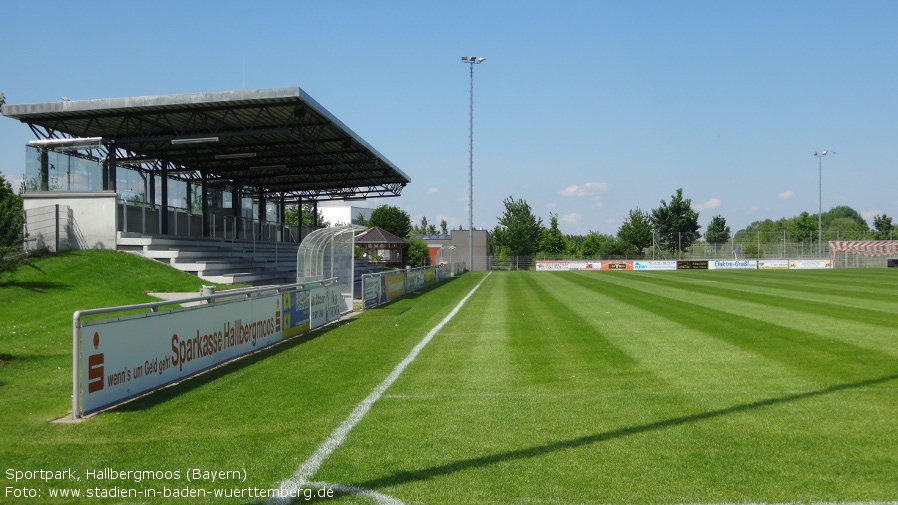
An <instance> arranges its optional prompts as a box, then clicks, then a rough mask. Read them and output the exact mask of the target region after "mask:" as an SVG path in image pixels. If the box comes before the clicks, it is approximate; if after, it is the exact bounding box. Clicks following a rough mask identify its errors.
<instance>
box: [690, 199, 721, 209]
mask: <svg viewBox="0 0 898 505" xmlns="http://www.w3.org/2000/svg"><path fill="white" fill-rule="evenodd" d="M717 207H720V198H712V199H710V200H708V201H707V202H705V203H700V204H698V205H696V206H695V210H711V209H716V208H717Z"/></svg>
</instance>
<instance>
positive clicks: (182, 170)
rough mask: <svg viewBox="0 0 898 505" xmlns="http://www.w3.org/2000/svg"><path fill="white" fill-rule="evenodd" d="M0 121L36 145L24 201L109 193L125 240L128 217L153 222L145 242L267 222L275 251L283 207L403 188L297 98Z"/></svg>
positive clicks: (393, 171)
mask: <svg viewBox="0 0 898 505" xmlns="http://www.w3.org/2000/svg"><path fill="white" fill-rule="evenodd" d="M2 113H3V115H5V116H7V117H10V118H13V119H17V120H19V121H21V122H23V123H25V124H27V125H28V126H29V127H30V128H31V130H32V131H33V132H34V134H35V135H36V136H37V140H34V141H32V142H30V143H29V144H28V146H27V147H26V151H27V154H26V171H25V174H26V176H25V192H24V195H25V196H26V197H27V196H34V194H40V195H43V196H44V197H47V198H49V197H50V195H53V196H54V197H55V198H57V199H65V198H67V197H68V198H69V199H71V197H72V195H73V194H78V195H85V194H87V195H106V197H107V198H108V197H109V195H110V194H114V195H115V202H116V208H117V209H118V218H117V230H116V231H118V232H121V231H134V230H132V229H128V227H127V226H123V222H122V221H123V220H125V221H127V219H128V208H129V206H130V207H131V208H132V209H133V208H135V207H137V208H141V209H144V210H145V209H146V208H150V209H151V210H152V211H153V212H155V213H156V214H154V216H156V218H155V219H153V220H151V221H152V224H153V226H151V227H150V228H151V229H152V231H151V233H158V234H162V235H169V234H174V235H184V234H185V231H187V230H190V231H189V232H188V234H189V235H192V236H221V235H218V234H219V233H222V232H224V233H226V234H228V233H229V234H230V237H231V238H250V237H249V236H247V235H249V234H261V233H262V230H263V228H264V226H263V225H266V224H268V225H269V228H268V229H270V225H271V224H272V223H274V224H276V225H277V226H279V227H280V231H279V232H278V233H276V234H275V235H276V236H275V237H273V239H274V240H283V239H285V237H284V234H283V223H284V213H285V208H286V206H288V205H290V204H302V203H305V202H314V203H316V204H317V202H319V201H323V200H352V199H362V198H369V197H383V196H398V195H399V194H400V192H401V191H402V189H403V187H405V185H406V184H408V183H409V182H411V179H410V178H409V177H408V176H407V175H406V174H405V173H403V172H402V171H401V170H400V169H399V168H397V167H396V166H395V165H394V164H393V163H391V162H390V161H389V160H388V159H387V158H386V157H384V156H383V155H382V154H380V153H379V152H378V151H377V150H376V149H374V148H373V147H371V145H369V144H368V143H367V142H366V141H365V140H364V139H362V138H361V137H360V136H359V135H357V134H356V133H355V132H353V131H352V130H351V129H349V127H347V126H346V125H344V124H343V123H342V122H341V121H340V120H339V119H337V118H336V117H335V116H334V115H333V114H331V113H330V112H328V111H327V110H326V109H325V108H324V107H322V106H321V105H320V104H319V103H318V102H316V101H315V100H314V99H312V98H311V97H310V96H309V95H308V94H306V93H305V92H304V91H303V90H302V89H300V88H298V87H292V88H276V89H261V90H244V91H230V92H215V93H197V94H180V95H161V96H146V97H134V98H113V99H101V100H67V99H63V100H62V101H59V102H50V103H35V104H25V105H4V106H3V107H2ZM66 201H69V200H66ZM122 206H124V212H123V211H122ZM300 208H301V205H300ZM181 214H183V215H184V216H181ZM316 215H317V213H316ZM185 217H186V219H187V220H186V222H185V221H184V218H185ZM247 221H249V222H250V226H249V227H247V226H246V222H247ZM132 222H133V221H132ZM191 222H193V223H194V225H193V227H192V230H191V226H190V223H191ZM229 223H230V231H228V226H229ZM240 223H243V226H240V225H239V224H240ZM81 226H82V227H83V226H84V224H81ZM138 231H139V230H138ZM148 233H150V232H148ZM253 238H255V237H253ZM260 238H261V237H260ZM269 238H272V237H271V236H269ZM292 239H293V240H299V239H301V237H292Z"/></svg>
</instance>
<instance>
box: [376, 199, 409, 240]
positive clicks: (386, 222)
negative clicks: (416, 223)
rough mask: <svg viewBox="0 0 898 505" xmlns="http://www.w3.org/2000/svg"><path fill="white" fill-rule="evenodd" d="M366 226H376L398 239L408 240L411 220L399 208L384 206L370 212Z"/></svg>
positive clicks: (406, 213)
mask: <svg viewBox="0 0 898 505" xmlns="http://www.w3.org/2000/svg"><path fill="white" fill-rule="evenodd" d="M368 226H371V227H374V226H377V227H379V228H383V229H384V230H387V231H388V232H390V233H392V234H393V235H396V236H397V237H399V238H408V236H409V235H410V234H411V232H412V218H411V217H410V216H409V215H408V212H406V211H404V210H402V209H400V208H399V207H394V206H392V205H386V204H384V205H381V206H380V207H378V208H376V209H374V210H373V211H371V217H370V218H369V219H368Z"/></svg>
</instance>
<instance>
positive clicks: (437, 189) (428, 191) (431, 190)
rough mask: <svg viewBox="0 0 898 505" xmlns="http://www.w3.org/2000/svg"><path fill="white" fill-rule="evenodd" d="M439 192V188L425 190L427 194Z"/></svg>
mask: <svg viewBox="0 0 898 505" xmlns="http://www.w3.org/2000/svg"><path fill="white" fill-rule="evenodd" d="M439 192H440V190H439V188H430V189H428V190H427V194H428V195H432V194H434V193H439Z"/></svg>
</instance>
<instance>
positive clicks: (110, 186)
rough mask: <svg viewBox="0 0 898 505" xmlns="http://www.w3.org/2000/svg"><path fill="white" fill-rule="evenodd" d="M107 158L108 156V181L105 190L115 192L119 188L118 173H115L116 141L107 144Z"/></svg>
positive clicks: (104, 186)
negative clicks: (117, 182)
mask: <svg viewBox="0 0 898 505" xmlns="http://www.w3.org/2000/svg"><path fill="white" fill-rule="evenodd" d="M107 152H108V154H107V156H106V159H107V161H106V167H107V172H106V177H107V178H106V180H105V181H104V182H103V189H107V190H112V191H115V190H117V189H118V188H117V187H116V173H115V141H114V140H110V141H109V144H107Z"/></svg>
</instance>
